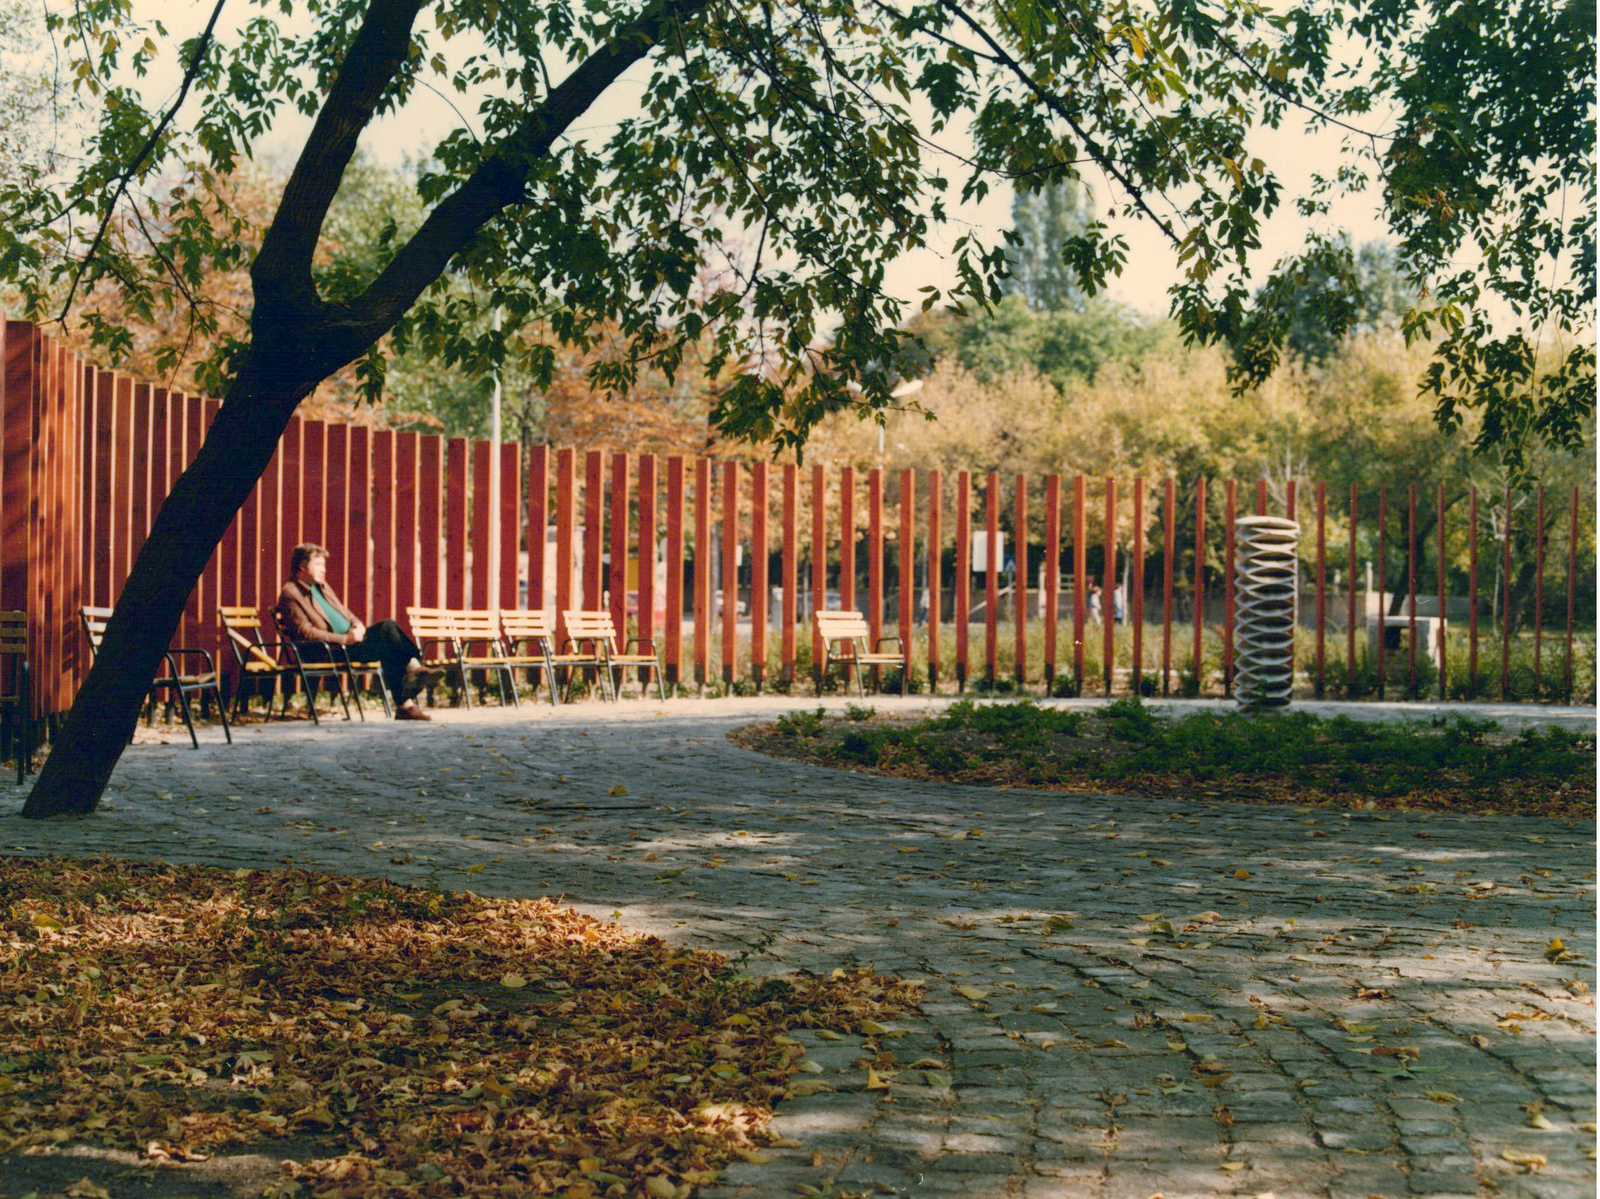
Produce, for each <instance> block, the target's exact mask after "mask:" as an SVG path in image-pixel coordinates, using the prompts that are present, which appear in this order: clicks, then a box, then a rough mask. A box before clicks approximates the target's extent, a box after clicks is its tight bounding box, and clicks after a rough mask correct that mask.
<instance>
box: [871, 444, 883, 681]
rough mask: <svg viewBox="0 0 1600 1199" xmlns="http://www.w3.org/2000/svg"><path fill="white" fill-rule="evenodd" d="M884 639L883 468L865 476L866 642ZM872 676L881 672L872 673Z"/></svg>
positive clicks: (874, 643) (876, 642)
mask: <svg viewBox="0 0 1600 1199" xmlns="http://www.w3.org/2000/svg"><path fill="white" fill-rule="evenodd" d="M882 636H883V468H882V467H881V466H874V467H873V468H872V469H871V470H869V471H868V472H867V641H868V644H869V645H870V646H871V647H872V648H873V649H874V650H876V649H877V647H878V639H879V638H880V637H882ZM872 673H873V675H874V676H877V675H878V674H879V673H880V672H879V671H877V670H874V671H873V672H872Z"/></svg>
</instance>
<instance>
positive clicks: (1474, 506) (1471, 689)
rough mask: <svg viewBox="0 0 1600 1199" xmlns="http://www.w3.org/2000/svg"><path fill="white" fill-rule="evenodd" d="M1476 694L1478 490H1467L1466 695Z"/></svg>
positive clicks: (1470, 488) (1471, 488)
mask: <svg viewBox="0 0 1600 1199" xmlns="http://www.w3.org/2000/svg"><path fill="white" fill-rule="evenodd" d="M1477 694H1478V489H1477V487H1476V486H1472V487H1468V488H1467V695H1468V696H1470V697H1476V696H1477Z"/></svg>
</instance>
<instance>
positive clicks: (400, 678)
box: [272, 542, 444, 720]
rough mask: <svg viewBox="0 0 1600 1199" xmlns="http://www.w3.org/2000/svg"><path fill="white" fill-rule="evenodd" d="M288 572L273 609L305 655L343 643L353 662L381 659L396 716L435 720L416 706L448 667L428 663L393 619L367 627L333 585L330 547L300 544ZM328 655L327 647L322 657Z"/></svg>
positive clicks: (282, 630) (279, 623)
mask: <svg viewBox="0 0 1600 1199" xmlns="http://www.w3.org/2000/svg"><path fill="white" fill-rule="evenodd" d="M289 576H290V577H289V581H288V582H287V583H285V584H284V585H283V590H282V591H280V592H279V593H278V603H277V605H276V606H275V607H274V608H273V610H272V616H273V619H274V621H275V622H276V623H277V626H278V632H279V634H280V635H281V636H283V637H285V638H286V639H288V640H290V641H293V642H295V643H296V644H297V645H298V646H299V648H300V653H301V655H302V656H306V655H308V654H317V653H318V650H319V648H320V647H321V646H324V645H342V646H345V647H346V649H347V651H348V652H349V654H350V657H351V659H352V660H353V661H356V662H377V663H378V664H379V665H380V667H381V668H382V671H383V682H384V685H385V686H386V687H388V689H389V694H391V695H393V696H394V718H395V719H396V720H431V719H432V717H430V716H429V715H428V714H427V712H425V711H423V709H422V708H420V707H418V706H417V696H418V695H419V694H421V693H422V692H423V691H424V690H425V689H426V688H428V687H431V686H433V685H434V684H435V683H437V682H438V681H439V680H440V679H441V678H443V677H444V671H442V670H432V669H429V668H428V667H425V666H424V665H423V664H422V654H421V651H420V650H419V649H418V648H417V645H416V643H415V642H414V641H412V640H411V638H409V637H407V636H406V634H405V631H404V630H403V629H402V628H401V627H400V626H399V625H397V624H395V622H394V621H392V620H380V621H379V622H378V623H377V624H375V625H373V626H372V627H371V628H368V627H367V626H366V625H364V624H362V623H361V621H360V620H359V619H358V618H357V617H356V615H355V613H353V612H351V611H350V609H349V608H346V607H345V606H344V604H343V603H341V602H340V600H339V597H338V596H337V595H335V594H334V592H333V589H332V588H331V587H329V586H328V578H327V576H328V551H327V550H325V549H323V548H322V547H321V546H320V545H315V544H312V543H310V542H307V543H306V544H304V545H297V546H295V547H294V550H293V552H292V553H291V554H290V555H289ZM326 658H327V651H326V650H322V651H321V656H320V658H319V659H318V660H326Z"/></svg>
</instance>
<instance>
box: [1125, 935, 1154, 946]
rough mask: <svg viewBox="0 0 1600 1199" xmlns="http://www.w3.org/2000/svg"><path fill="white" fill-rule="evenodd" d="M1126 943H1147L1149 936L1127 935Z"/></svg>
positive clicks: (1148, 942)
mask: <svg viewBox="0 0 1600 1199" xmlns="http://www.w3.org/2000/svg"><path fill="white" fill-rule="evenodd" d="M1128 944H1129V945H1148V944H1150V938H1149V937H1129V938H1128Z"/></svg>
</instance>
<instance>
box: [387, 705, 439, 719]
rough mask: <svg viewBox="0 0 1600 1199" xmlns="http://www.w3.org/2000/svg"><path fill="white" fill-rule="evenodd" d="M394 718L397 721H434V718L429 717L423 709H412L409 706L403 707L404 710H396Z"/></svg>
mask: <svg viewBox="0 0 1600 1199" xmlns="http://www.w3.org/2000/svg"><path fill="white" fill-rule="evenodd" d="M394 718H395V719H396V720H432V719H433V717H432V716H429V715H428V714H427V712H425V711H424V710H423V709H421V708H417V707H411V706H407V707H403V708H396V709H395V710H394Z"/></svg>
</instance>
